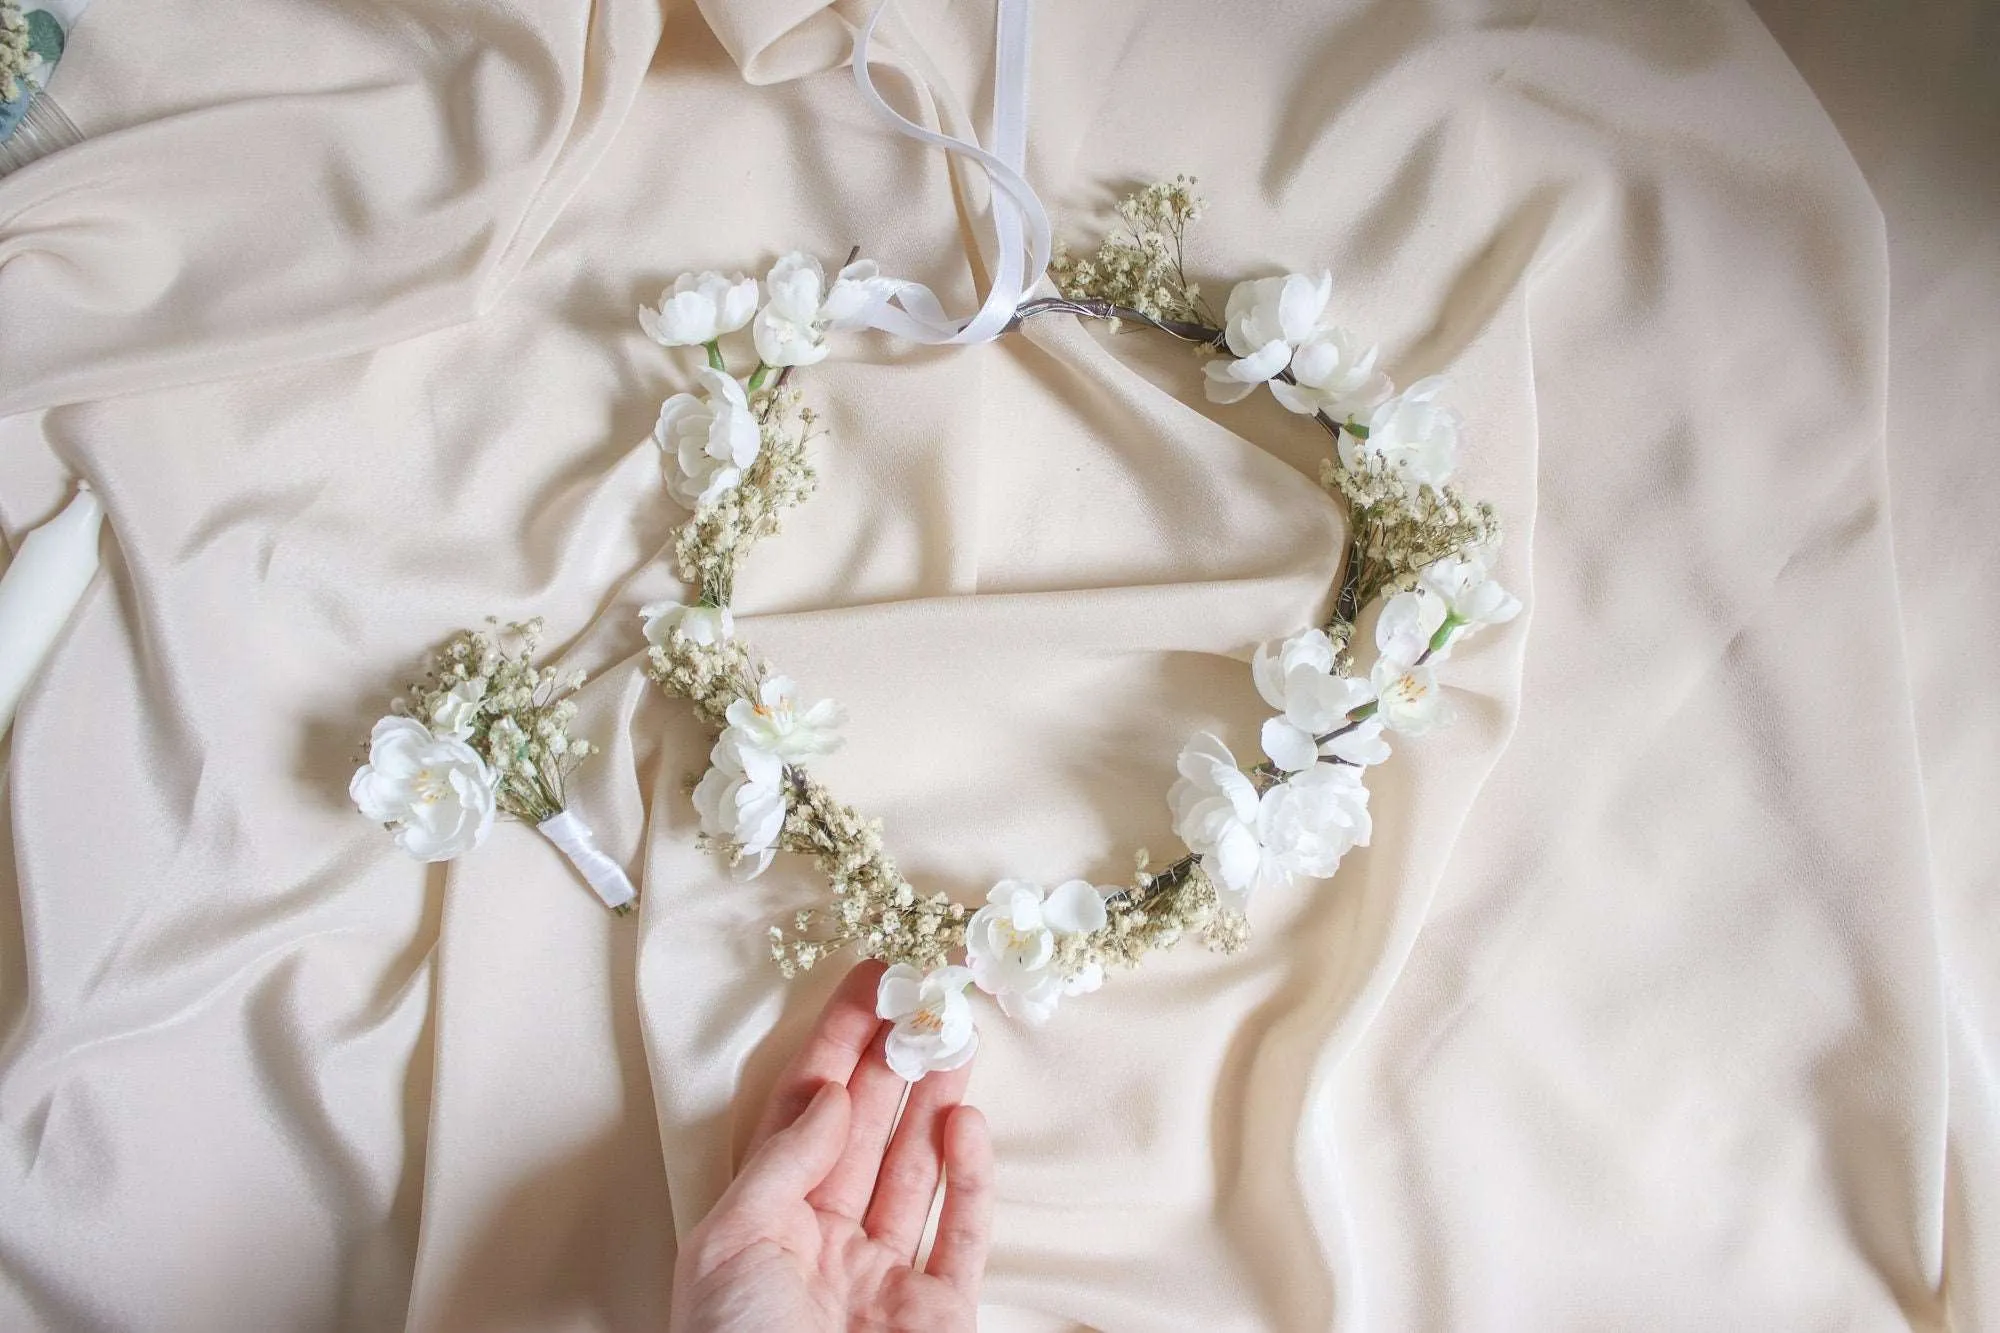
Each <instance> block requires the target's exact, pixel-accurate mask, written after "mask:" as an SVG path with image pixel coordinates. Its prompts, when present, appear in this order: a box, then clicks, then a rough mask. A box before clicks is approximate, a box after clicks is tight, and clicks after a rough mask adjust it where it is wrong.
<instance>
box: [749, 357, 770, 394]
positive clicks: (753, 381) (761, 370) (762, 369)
mask: <svg viewBox="0 0 2000 1333" xmlns="http://www.w3.org/2000/svg"><path fill="white" fill-rule="evenodd" d="M770 373H771V368H770V367H769V366H767V365H765V364H764V363H763V362H762V361H759V362H758V363H757V368H756V369H755V370H753V371H751V372H750V386H749V388H750V392H751V393H755V392H757V390H759V389H761V388H763V387H764V380H765V378H766V377H767V376H769V375H770Z"/></svg>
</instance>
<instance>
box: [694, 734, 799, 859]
mask: <svg viewBox="0 0 2000 1333" xmlns="http://www.w3.org/2000/svg"><path fill="white" fill-rule="evenodd" d="M708 759H709V763H710V764H711V765H712V767H711V768H710V769H709V770H708V772H706V773H704V774H703V775H702V779H701V781H700V782H699V783H697V784H696V785H695V789H694V808H695V809H696V811H698V812H699V813H700V815H701V831H702V832H703V833H706V834H707V835H708V836H709V837H711V838H716V839H719V840H721V841H724V842H728V843H731V844H733V845H734V846H735V847H737V848H738V849H739V850H740V851H741V853H742V858H741V859H740V860H738V861H737V862H736V866H735V873H736V876H737V878H739V879H755V878H756V877H757V876H759V875H761V874H763V873H764V870H765V868H766V867H767V866H769V865H770V864H771V858H772V857H773V856H775V855H776V854H777V844H778V836H779V835H780V834H781V833H783V832H784V829H785V765H784V761H783V760H781V759H779V758H778V756H777V755H774V754H772V753H771V752H770V751H769V750H766V749H764V748H762V747H761V746H759V745H757V744H756V743H755V742H754V741H753V740H752V739H751V738H750V737H748V736H746V735H745V734H744V733H743V732H742V731H741V730H740V729H738V728H736V727H726V728H724V729H723V732H722V734H721V735H720V736H718V737H717V738H716V741H715V748H713V749H712V750H710V751H709V752H708ZM745 867H748V868H747V869H746V868H745Z"/></svg>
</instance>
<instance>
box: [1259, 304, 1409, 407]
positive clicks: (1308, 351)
mask: <svg viewBox="0 0 2000 1333" xmlns="http://www.w3.org/2000/svg"><path fill="white" fill-rule="evenodd" d="M1379 360H1381V349H1380V348H1379V347H1377V346H1375V345H1374V344H1373V343H1370V344H1368V345H1366V346H1363V345H1362V344H1361V342H1360V341H1359V340H1357V339H1356V338H1355V337H1354V335H1353V334H1351V333H1349V332H1348V331H1347V330H1345V329H1341V328H1335V327H1334V326H1332V325H1330V324H1322V325H1321V326H1320V327H1319V328H1317V329H1314V330H1313V331H1312V332H1311V333H1309V334H1307V335H1306V337H1305V340H1304V341H1303V342H1301V343H1299V345H1298V346H1297V347H1295V348H1293V349H1292V363H1291V371H1292V379H1293V381H1294V382H1293V383H1291V384H1287V383H1285V381H1283V380H1280V379H1274V380H1272V381H1271V396H1272V397H1274V398H1276V399H1277V400H1278V401H1279V403H1281V404H1283V405H1284V407H1285V410H1286V411H1289V412H1297V413H1299V414H1300V415H1301V416H1311V415H1312V414H1313V413H1315V412H1324V413H1326V414H1327V415H1328V416H1330V417H1332V418H1333V419H1334V420H1335V421H1344V420H1346V419H1347V418H1348V417H1350V416H1353V415H1354V414H1356V413H1359V412H1365V411H1367V410H1368V409H1370V408H1372V407H1374V406H1375V405H1376V404H1377V403H1379V402H1381V401H1382V399H1383V398H1384V397H1386V396H1387V395H1388V393H1389V377H1388V376H1387V375H1385V374H1383V373H1382V372H1381V371H1380V370H1378V369H1376V362H1378V361H1379Z"/></svg>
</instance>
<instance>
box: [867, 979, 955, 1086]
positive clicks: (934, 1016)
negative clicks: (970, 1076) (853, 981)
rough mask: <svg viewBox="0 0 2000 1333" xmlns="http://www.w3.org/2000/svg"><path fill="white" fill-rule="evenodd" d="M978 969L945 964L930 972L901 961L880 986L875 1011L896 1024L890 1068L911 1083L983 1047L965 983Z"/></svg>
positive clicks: (891, 1037) (890, 1042) (889, 1045)
mask: <svg viewBox="0 0 2000 1333" xmlns="http://www.w3.org/2000/svg"><path fill="white" fill-rule="evenodd" d="M971 984H972V970H971V969H970V968H965V967H941V968H938V969H937V970H935V971H933V972H930V973H928V974H926V973H923V972H919V971H918V970H917V969H916V968H914V967H911V966H910V965H909V964H908V963H897V964H896V965H895V966H894V967H891V968H890V969H889V970H888V971H886V972H884V973H883V974H882V981H881V984H880V985H878V986H877V987H876V989H875V1013H876V1015H877V1016H878V1017H880V1018H884V1019H887V1020H888V1021H889V1022H891V1023H894V1024H895V1025H896V1026H895V1027H894V1028H892V1029H890V1031H889V1039H888V1042H887V1043H886V1052H885V1053H886V1054H887V1055H888V1057H889V1068H891V1069H893V1070H895V1071H896V1073H897V1074H899V1075H900V1076H902V1077H903V1078H904V1079H906V1080H908V1081H909V1082H911V1083H915V1082H917V1081H918V1080H920V1079H922V1078H923V1076H924V1075H925V1074H930V1073H942V1072H944V1071H945V1070H949V1069H957V1068H959V1067H960V1066H962V1065H964V1064H965V1063H966V1062H967V1061H969V1060H971V1059H972V1057H973V1054H974V1052H976V1051H977V1050H978V1049H979V1029H978V1028H977V1027H975V1026H974V1025H973V1022H972V1001H970V1000H969V999H967V998H966V995H965V988H966V987H967V986H969V985H971Z"/></svg>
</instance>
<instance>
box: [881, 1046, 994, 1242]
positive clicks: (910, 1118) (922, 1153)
mask: <svg viewBox="0 0 2000 1333" xmlns="http://www.w3.org/2000/svg"><path fill="white" fill-rule="evenodd" d="M971 1077H972V1066H971V1065H966V1066H964V1067H963V1068H960V1069H953V1070H950V1071H949V1072H946V1073H942V1074H928V1075H926V1076H925V1077H924V1079H923V1081H922V1082H920V1083H917V1084H914V1085H913V1086H912V1087H911V1088H910V1100H909V1104H908V1105H907V1106H905V1107H904V1108H903V1119H902V1121H901V1122H900V1123H899V1124H898V1125H897V1126H896V1137H895V1139H894V1141H893V1142H891V1143H890V1144H889V1151H888V1154H887V1155H886V1156H885V1157H883V1158H882V1160H881V1164H880V1166H881V1169H880V1172H879V1178H877V1179H875V1180H874V1181H872V1182H871V1183H872V1184H873V1185H874V1188H875V1195H874V1199H873V1201H872V1202H870V1203H869V1205H868V1220H867V1223H866V1228H867V1231H868V1234H869V1235H870V1236H872V1237H874V1238H875V1239H876V1240H877V1241H878V1242H880V1243H881V1244H883V1245H886V1246H888V1247H889V1248H890V1249H891V1250H894V1251H895V1252H896V1253H898V1254H900V1255H901V1256H902V1257H903V1261H904V1262H905V1263H912V1262H915V1260H916V1257H917V1244H918V1242H919V1241H921V1240H922V1239H923V1235H924V1223H925V1222H926V1221H928V1220H929V1218H930V1215H931V1201H932V1200H933V1199H934V1198H936V1197H937V1186H938V1178H939V1176H940V1175H941V1174H942V1173H943V1169H944V1152H945V1121H946V1118H947V1117H949V1116H950V1115H951V1113H952V1111H953V1110H954V1109H955V1108H956V1107H957V1106H958V1104H959V1103H960V1102H961V1101H963V1100H964V1099H965V1085H966V1083H967V1082H968V1081H969V1080H970V1079H971Z"/></svg>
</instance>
